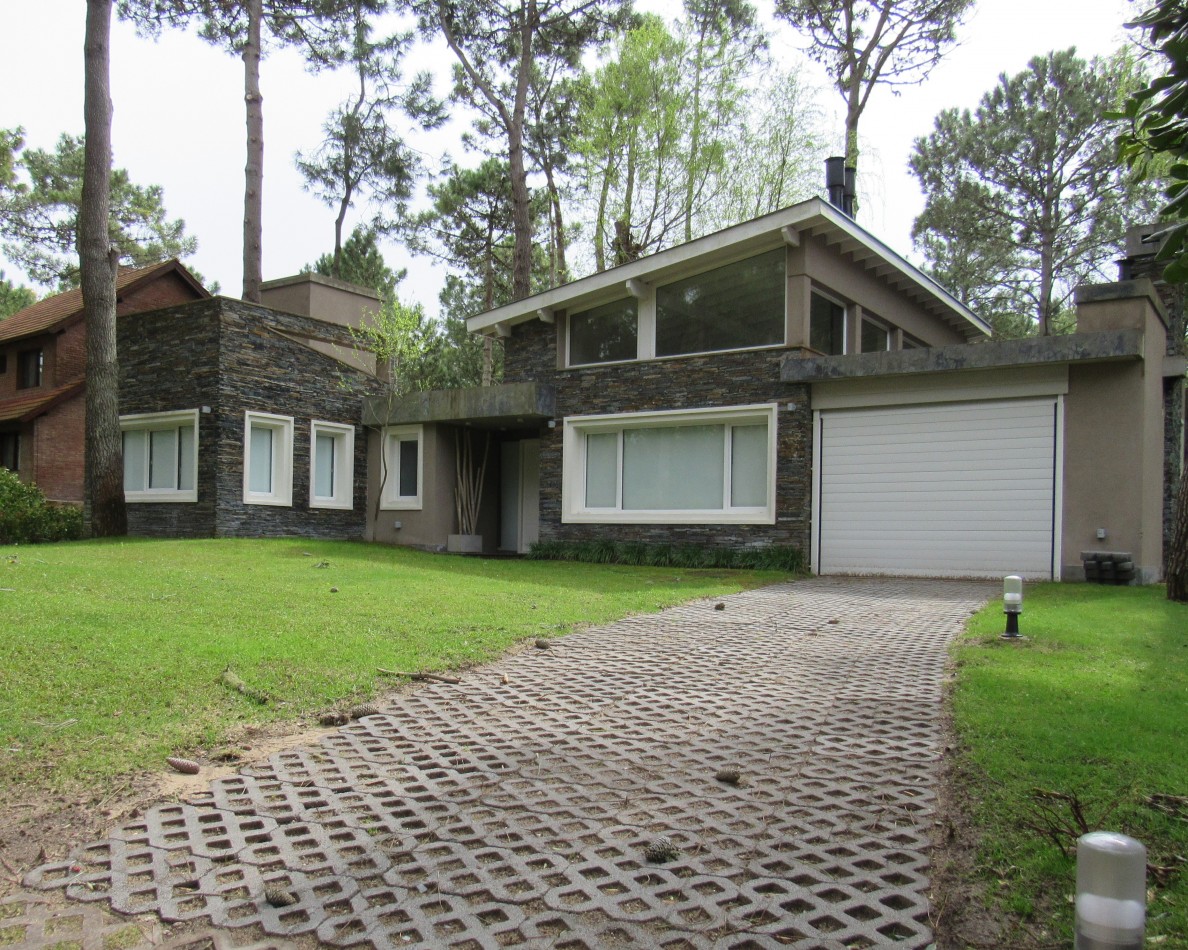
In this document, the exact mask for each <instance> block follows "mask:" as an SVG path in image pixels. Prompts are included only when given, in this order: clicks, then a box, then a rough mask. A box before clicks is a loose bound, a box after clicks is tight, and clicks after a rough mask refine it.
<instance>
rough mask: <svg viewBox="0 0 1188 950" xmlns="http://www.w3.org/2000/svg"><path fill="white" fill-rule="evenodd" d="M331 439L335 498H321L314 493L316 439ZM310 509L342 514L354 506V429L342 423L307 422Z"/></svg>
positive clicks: (315, 420)
mask: <svg viewBox="0 0 1188 950" xmlns="http://www.w3.org/2000/svg"><path fill="white" fill-rule="evenodd" d="M320 435H326V436H330V437H331V438H332V439H333V440H334V450H333V451H334V476H335V477H334V483H335V484H334V495H333V496H324V495H318V494H316V491H317V465H318V436H320ZM309 507H310V508H338V509H342V510H345V511H349V510H350V509H352V508H354V507H355V427H354V426H352V425H344V424H343V423H341V422H325V421H324V420H322V419H311V420H310V423H309Z"/></svg>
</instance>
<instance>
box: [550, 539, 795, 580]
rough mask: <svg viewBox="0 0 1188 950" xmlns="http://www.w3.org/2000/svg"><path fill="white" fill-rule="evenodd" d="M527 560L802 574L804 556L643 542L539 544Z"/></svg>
mask: <svg viewBox="0 0 1188 950" xmlns="http://www.w3.org/2000/svg"><path fill="white" fill-rule="evenodd" d="M528 557H530V558H532V559H534V560H537V561H584V562H586V563H591V564H627V565H631V566H633V567H636V566H640V565H646V566H649V567H680V568H685V569H690V568H731V569H735V570H752V571H785V572H787V573H789V574H800V573H803V571H804V556H803V555H802V554H801V553H800V548H797V547H793V546H792V545H781V544H770V545H764V546H762V547H746V548H724V547H713V546H710V545H697V544H682V545H678V546H673V545H671V544H647V543H645V542H643V541H538V542H537V543H536V544H534V545H532V548H531V550H529V552H528Z"/></svg>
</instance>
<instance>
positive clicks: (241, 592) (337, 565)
mask: <svg viewBox="0 0 1188 950" xmlns="http://www.w3.org/2000/svg"><path fill="white" fill-rule="evenodd" d="M780 578H781V575H776V574H761V573H752V572H730V571H698V570H683V569H682V570H677V569H672V568H667V569H664V568H636V567H619V566H607V565H597V566H595V565H588V564H573V563H552V562H541V561H520V560H482V559H474V558H460V557H450V556H447V555H435V554H428V553H424V552H420V551H412V550H408V549H401V548H388V547H382V546H378V545H364V544H352V543H341V542H318V541H303V540H243V541H235V540H209V541H205V540H204V541H149V540H121V541H108V542H79V543H73V544H60V545H43V546H37V547H0V611H2V616H3V618H4V619H3V623H2V624H0V656H2V657H3V661H2V664H0V787H5V786H7V785H9V784H10V783H29V784H31V785H32V786H33V787H35V788H41V789H46V790H55V791H64V790H70V789H75V788H78V787H79V786H80V785H82V784H84V783H87V784H99V785H103V784H106V783H108V782H110V781H111V780H112V779H113V778H114V777H115V776H118V775H122V774H126V773H130V772H133V771H136V770H139V769H145V768H149V767H159V766H160V765H161V764H162V761H163V759H164V757H165V756H166V755H185V754H187V753H194V752H195V751H196V750H199V749H201V750H206V751H216V750H218V749H219V748H220V747H221V746H222V745H223V744H224V743H226V742H227V741H228V737H229V736H231V735H232V734H233V733H234V731H235V730H236V728H237V727H240V726H243V725H245V724H249V723H262V722H270V721H276V720H282V719H283V720H296V719H299V718H301V717H307V716H310V715H315V714H317V713H319V712H322V711H325V710H328V709H330V708H331V707H333V706H334V705H335V704H339V703H345V702H348V701H360V700H365V699H368V698H371V697H373V696H375V695H376V694H378V693H380V692H382V691H383V690H384V689H386V688H389V687H390V686H391V685H392V682H393V680H392V679H391V678H389V677H385V676H383V675H381V674H379V673H378V672H377V670H378V668H380V667H383V668H387V669H390V670H404V671H414V670H442V669H447V668H451V667H461V666H466V665H469V664H473V663H478V662H481V661H483V660H487V659H490V658H492V657H495V656H497V655H498V654H499V653H501V652H502V651H504V650H506V649H507V648H508V647H510V646H511V645H513V644H514V643H516V642H517V641H519V640H522V639H524V638H527V637H542V636H551V635H556V634H561V633H564V632H566V631H567V630H570V629H572V628H573V627H574V626H575V625H578V624H588V623H601V622H605V621H610V620H614V619H617V618H619V617H623V616H626V615H628V614H632V613H640V612H645V611H654V610H657V609H659V608H661V607H666V606H669V605H672V604H676V603H680V602H682V601H686V600H689V599H692V598H696V597H708V596H720V595H722V594H727V593H733V592H736V591H739V590H742V589H744V588H747V587H753V586H756V585H758V584H761V583H769V582H772V581H775V580H778V579H780ZM227 669H230V670H231V671H232V672H233V673H235V674H236V675H237V676H239V677H240V678H241V679H242V680H243V682H244V683H245V684H246V685H247V686H248V687H249V688H250V689H252V690H256V691H259V692H262V693H264V694H267V696H268V697H270V700H269V701H268V702H266V703H263V704H261V703H257V702H255V701H253V700H252V699H251V698H249V697H247V696H245V695H242V694H241V693H239V692H235V691H234V690H230V689H228V688H227V687H226V686H225V685H224V684H223V683H222V682H221V678H222V674H223V671H224V670H227Z"/></svg>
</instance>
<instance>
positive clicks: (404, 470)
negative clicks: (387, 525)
mask: <svg viewBox="0 0 1188 950" xmlns="http://www.w3.org/2000/svg"><path fill="white" fill-rule="evenodd" d="M423 434H424V430H423V428H422V427H421V426H398V427H394V428H389V429H385V430H384V453H383V456H384V458H383V460H384V465H385V470H384V472H382V473H381V478H382V479H383V488H382V490H381V492H380V507H381V508H384V509H387V510H392V509H402V508H403V509H414V510H420V508H421V480H422V470H423V467H424V458H423V455H424V453H423V452H422V451H421V443H422V441H423Z"/></svg>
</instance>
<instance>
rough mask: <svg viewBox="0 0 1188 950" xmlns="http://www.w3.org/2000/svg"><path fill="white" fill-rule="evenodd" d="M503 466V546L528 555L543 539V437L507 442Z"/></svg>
mask: <svg viewBox="0 0 1188 950" xmlns="http://www.w3.org/2000/svg"><path fill="white" fill-rule="evenodd" d="M499 469H500V471H499V476H500V479H499V495H500V506H501V507H500V525H499V549H500V550H501V551H516V552H518V553H520V554H527V553H528V549H529V548H530V547H531V546H532V545H533V544H535V543H536V542H537V541H539V540H540V439H523V440H522V441H519V442H504V443H503V445H502V447H501V450H500V460H499Z"/></svg>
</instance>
